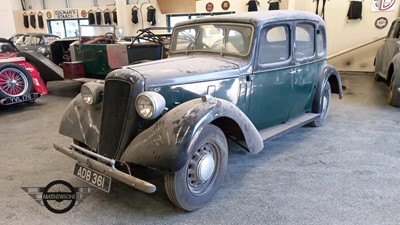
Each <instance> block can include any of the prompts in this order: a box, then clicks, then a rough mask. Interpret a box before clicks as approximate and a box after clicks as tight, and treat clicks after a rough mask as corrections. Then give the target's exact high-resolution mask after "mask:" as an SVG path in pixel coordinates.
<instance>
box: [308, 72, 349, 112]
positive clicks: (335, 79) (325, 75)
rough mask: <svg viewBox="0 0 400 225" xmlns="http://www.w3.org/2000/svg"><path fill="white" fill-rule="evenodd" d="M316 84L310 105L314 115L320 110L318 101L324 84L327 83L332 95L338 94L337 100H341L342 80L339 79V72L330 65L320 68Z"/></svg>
mask: <svg viewBox="0 0 400 225" xmlns="http://www.w3.org/2000/svg"><path fill="white" fill-rule="evenodd" d="M317 82H318V83H317V88H316V91H315V95H314V100H313V104H312V112H314V113H318V112H319V111H320V110H321V103H320V99H321V96H322V94H323V88H324V86H325V83H326V82H329V84H330V86H331V92H332V93H336V94H338V95H339V99H342V98H343V89H342V80H341V79H340V74H339V72H338V71H337V70H336V68H335V67H333V66H332V65H325V66H324V67H323V68H322V70H321V73H320V76H319V79H318V81H317Z"/></svg>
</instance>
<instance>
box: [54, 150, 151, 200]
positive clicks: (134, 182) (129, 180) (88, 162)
mask: <svg viewBox="0 0 400 225" xmlns="http://www.w3.org/2000/svg"><path fill="white" fill-rule="evenodd" d="M53 145H54V148H55V149H56V150H57V151H59V152H61V153H63V154H65V155H67V156H69V157H70V158H72V159H75V160H77V161H78V162H80V163H82V164H84V165H85V166H87V167H89V168H90V169H93V170H96V171H98V172H99V173H102V174H104V175H107V176H109V177H112V178H114V179H116V180H119V181H121V182H123V183H125V184H127V185H129V186H131V187H134V188H136V189H138V190H140V191H143V192H146V193H154V192H155V191H156V186H155V185H153V184H151V183H149V182H147V181H144V180H141V179H139V178H137V177H134V176H132V175H130V174H128V173H125V172H122V171H119V170H118V169H116V168H115V167H113V166H109V165H106V164H104V163H102V162H99V161H97V160H94V159H92V158H89V157H87V156H85V155H83V154H82V153H81V152H83V153H86V154H88V155H90V156H93V157H96V158H98V159H99V160H101V161H104V162H108V163H109V164H111V165H113V163H114V162H115V161H114V160H112V159H108V158H106V157H104V156H101V155H98V154H96V153H93V152H90V151H88V150H86V149H83V148H80V147H79V146H76V145H74V144H71V147H70V148H67V147H62V146H59V145H57V144H55V143H54V144H53Z"/></svg>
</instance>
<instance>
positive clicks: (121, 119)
mask: <svg viewBox="0 0 400 225" xmlns="http://www.w3.org/2000/svg"><path fill="white" fill-rule="evenodd" d="M131 89H132V85H131V84H130V83H128V82H125V81H119V80H108V81H107V82H106V84H105V89H104V97H103V114H102V122H101V130H100V143H99V154H101V155H104V156H106V157H108V158H115V157H116V155H117V153H118V151H119V149H120V148H121V142H122V139H123V137H124V132H125V126H126V122H127V117H128V112H129V107H130V103H131V102H132V101H131V99H130V96H132V95H131Z"/></svg>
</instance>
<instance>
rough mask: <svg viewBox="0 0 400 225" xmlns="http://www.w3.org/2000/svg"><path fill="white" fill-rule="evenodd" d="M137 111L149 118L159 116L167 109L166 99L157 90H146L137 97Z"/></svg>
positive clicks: (144, 117) (143, 116)
mask: <svg viewBox="0 0 400 225" xmlns="http://www.w3.org/2000/svg"><path fill="white" fill-rule="evenodd" d="M135 106H136V111H137V112H138V114H139V115H140V116H141V117H142V118H143V119H147V120H151V119H154V118H156V117H158V116H159V115H160V114H161V113H162V112H163V110H164V109H165V99H164V97H163V96H162V95H160V94H158V93H157V92H152V91H146V92H142V93H140V94H139V95H138V96H137V97H136V102H135Z"/></svg>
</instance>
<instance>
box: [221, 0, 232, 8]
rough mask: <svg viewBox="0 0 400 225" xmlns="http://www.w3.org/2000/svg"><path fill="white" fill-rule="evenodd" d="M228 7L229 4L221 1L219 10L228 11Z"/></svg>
mask: <svg viewBox="0 0 400 225" xmlns="http://www.w3.org/2000/svg"><path fill="white" fill-rule="evenodd" d="M230 5H231V4H230V3H229V2H228V1H223V2H222V4H221V8H222V9H223V10H228V9H229V7H230Z"/></svg>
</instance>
